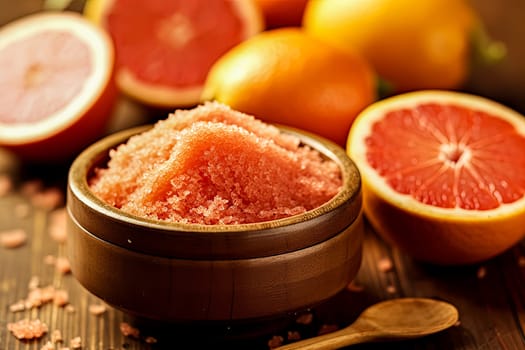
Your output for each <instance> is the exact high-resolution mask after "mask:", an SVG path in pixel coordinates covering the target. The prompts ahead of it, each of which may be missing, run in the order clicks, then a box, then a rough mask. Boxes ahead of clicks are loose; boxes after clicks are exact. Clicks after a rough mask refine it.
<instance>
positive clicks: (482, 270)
mask: <svg viewBox="0 0 525 350" xmlns="http://www.w3.org/2000/svg"><path fill="white" fill-rule="evenodd" d="M486 275H487V269H486V268H485V267H484V266H481V267H480V268H479V269H478V271H477V272H476V276H477V277H478V278H479V279H483V278H485V276H486Z"/></svg>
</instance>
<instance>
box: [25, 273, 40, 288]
mask: <svg viewBox="0 0 525 350" xmlns="http://www.w3.org/2000/svg"><path fill="white" fill-rule="evenodd" d="M39 285H40V278H39V277H38V276H31V279H29V283H28V284H27V287H28V288H29V290H31V289H35V288H37V287H38V286H39Z"/></svg>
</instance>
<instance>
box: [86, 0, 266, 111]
mask: <svg viewBox="0 0 525 350" xmlns="http://www.w3.org/2000/svg"><path fill="white" fill-rule="evenodd" d="M85 12H86V15H87V16H88V17H90V18H92V19H94V20H95V21H98V22H99V23H100V24H101V25H102V26H103V27H104V28H106V29H107V31H108V32H109V33H110V35H111V37H112V39H113V41H114V45H115V48H116V52H117V66H118V74H117V83H118V85H119V87H120V88H121V90H122V91H123V92H125V93H126V94H128V95H130V96H132V97H134V98H136V99H138V100H139V101H142V102H144V103H147V104H151V105H157V106H161V107H176V106H185V105H193V104H196V103H198V102H199V97H200V92H201V89H202V85H203V83H204V80H205V78H206V75H207V73H208V70H209V69H210V67H211V66H212V64H213V63H214V62H215V61H216V60H217V59H218V58H219V57H220V56H221V55H222V54H224V53H225V52H226V51H228V50H229V49H230V48H232V47H233V46H235V45H236V44H238V43H240V42H241V41H243V40H245V39H246V38H248V37H250V36H252V35H253V34H255V33H257V32H259V31H260V30H262V19H261V18H262V14H261V13H260V10H259V9H258V8H257V7H256V6H255V5H254V4H253V3H252V1H251V0H250V1H228V0H202V1H162V0H152V1H147V2H146V1H141V0H128V1H122V0H113V1H110V0H93V1H90V2H88V6H87V7H86V11H85Z"/></svg>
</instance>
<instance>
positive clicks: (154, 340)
mask: <svg viewBox="0 0 525 350" xmlns="http://www.w3.org/2000/svg"><path fill="white" fill-rule="evenodd" d="M144 342H145V343H146V344H156V343H157V338H155V337H152V336H147V337H146V338H145V339H144Z"/></svg>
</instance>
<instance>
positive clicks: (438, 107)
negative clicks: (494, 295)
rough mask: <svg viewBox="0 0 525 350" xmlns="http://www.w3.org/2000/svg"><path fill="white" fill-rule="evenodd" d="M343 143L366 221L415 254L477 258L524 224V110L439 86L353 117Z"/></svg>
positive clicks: (503, 244) (512, 237)
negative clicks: (352, 164) (355, 171)
mask: <svg viewBox="0 0 525 350" xmlns="http://www.w3.org/2000/svg"><path fill="white" fill-rule="evenodd" d="M347 152H348V155H349V156H350V157H351V158H352V159H353V160H354V162H355V163H356V164H357V166H358V168H359V170H360V172H361V175H362V181H363V203H364V211H365V214H366V216H367V218H368V220H369V221H370V223H371V225H372V226H373V227H374V228H375V230H376V231H377V232H378V233H379V234H380V235H381V236H382V237H383V238H385V240H386V241H388V242H390V243H391V244H392V245H394V246H397V247H399V248H400V249H401V250H402V251H404V252H406V253H408V254H409V255H411V256H413V257H415V258H416V259H418V260H422V261H427V262H431V263H436V264H466V263H475V262H480V261H483V260H486V259H489V258H491V257H494V256H496V255H498V254H500V253H502V252H503V251H505V250H507V249H508V248H510V247H511V246H512V245H514V244H515V243H517V242H518V241H519V240H520V239H521V238H523V236H524V234H525V117H524V116H522V115H520V114H518V113H517V112H515V111H513V110H511V109H509V108H507V107H505V106H503V105H500V104H498V103H496V102H494V101H491V100H488V99H485V98H482V97H479V96H475V95H469V94H463V93H459V92H450V91H448V92H446V91H437V90H436V91H432V90H428V91H420V92H411V93H405V94H401V95H398V96H395V97H391V98H388V99H384V100H382V101H379V102H377V103H374V104H372V105H371V106H369V107H368V108H367V109H365V110H364V111H363V112H362V113H361V114H360V115H359V116H358V118H357V119H356V120H355V122H354V124H353V126H352V129H351V131H350V134H349V137H348V144H347Z"/></svg>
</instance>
